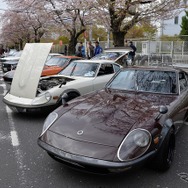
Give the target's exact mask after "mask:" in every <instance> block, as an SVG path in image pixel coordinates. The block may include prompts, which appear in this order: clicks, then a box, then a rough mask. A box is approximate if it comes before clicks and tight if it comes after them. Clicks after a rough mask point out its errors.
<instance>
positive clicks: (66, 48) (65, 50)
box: [64, 44, 68, 55]
mask: <svg viewBox="0 0 188 188" xmlns="http://www.w3.org/2000/svg"><path fill="white" fill-rule="evenodd" d="M67 51H68V47H67V45H66V44H65V47H64V54H65V55H67Z"/></svg>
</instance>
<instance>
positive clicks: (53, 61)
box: [45, 57, 68, 67]
mask: <svg viewBox="0 0 188 188" xmlns="http://www.w3.org/2000/svg"><path fill="white" fill-rule="evenodd" d="M67 62H68V58H60V57H52V58H50V59H49V60H48V61H47V62H46V63H45V65H47V66H59V67H62V66H64V65H65V64H66V63H67Z"/></svg>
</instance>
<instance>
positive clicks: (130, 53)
mask: <svg viewBox="0 0 188 188" xmlns="http://www.w3.org/2000/svg"><path fill="white" fill-rule="evenodd" d="M129 46H130V47H131V48H132V51H130V52H129V56H130V58H131V60H132V64H134V57H135V55H136V50H137V48H136V46H135V45H134V44H133V42H132V41H130V42H129Z"/></svg>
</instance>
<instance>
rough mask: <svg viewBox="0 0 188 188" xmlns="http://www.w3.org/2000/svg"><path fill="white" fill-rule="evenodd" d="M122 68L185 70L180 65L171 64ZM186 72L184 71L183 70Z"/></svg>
mask: <svg viewBox="0 0 188 188" xmlns="http://www.w3.org/2000/svg"><path fill="white" fill-rule="evenodd" d="M124 69H140V70H156V71H174V72H175V71H176V72H177V71H180V70H182V71H185V70H184V69H182V68H180V67H173V66H163V67H159V66H130V67H126V68H124ZM185 72H186V71H185Z"/></svg>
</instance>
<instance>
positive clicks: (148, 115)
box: [49, 90, 175, 147]
mask: <svg viewBox="0 0 188 188" xmlns="http://www.w3.org/2000/svg"><path fill="white" fill-rule="evenodd" d="M86 96H89V97H86ZM86 96H85V97H84V96H83V97H80V98H78V99H76V100H73V101H72V102H70V104H69V105H68V107H64V108H63V107H60V108H58V109H57V110H56V112H57V113H58V116H59V118H58V119H57V121H56V122H55V123H54V125H52V126H51V127H50V129H49V131H53V132H54V133H57V134H61V135H63V136H65V137H68V138H71V139H74V140H79V141H84V142H90V143H98V144H99V145H101V144H102V145H108V146H112V147H118V146H119V145H120V143H121V142H122V140H123V138H124V137H125V136H126V135H127V134H128V133H129V131H130V130H132V129H135V128H138V127H140V128H144V129H148V130H149V129H151V127H152V126H153V125H154V123H155V117H156V115H157V114H158V110H159V109H158V106H159V105H167V104H169V103H171V102H172V101H174V99H175V97H171V96H166V97H161V95H153V94H145V95H144V94H141V93H140V94H139V93H124V94H117V93H112V92H106V91H105V90H102V91H99V92H97V94H89V95H86ZM80 133H82V134H80Z"/></svg>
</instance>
